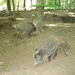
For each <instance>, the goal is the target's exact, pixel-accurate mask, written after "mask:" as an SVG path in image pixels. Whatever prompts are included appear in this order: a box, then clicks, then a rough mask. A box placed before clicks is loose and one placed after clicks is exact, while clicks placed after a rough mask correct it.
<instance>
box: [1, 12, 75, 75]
mask: <svg viewBox="0 0 75 75" xmlns="http://www.w3.org/2000/svg"><path fill="white" fill-rule="evenodd" d="M58 12H59V11H58ZM58 12H57V11H52V12H48V13H47V14H46V15H45V18H44V25H46V26H45V27H43V32H41V33H39V34H38V35H37V36H31V37H30V38H28V37H24V38H23V39H17V38H15V36H14V34H15V33H16V30H15V29H14V28H13V25H15V24H16V23H18V22H19V21H10V20H9V19H1V18H0V75H75V47H74V46H75V23H68V22H66V23H63V22H62V21H61V19H60V18H59V17H58V16H56V17H55V16H51V17H50V18H49V16H48V15H49V13H52V14H58V15H61V16H62V15H66V14H68V13H69V12H68V11H63V12H62V11H60V12H59V13H58ZM62 13H63V14H62ZM18 17H19V16H18ZM21 17H23V15H22V16H21ZM25 17H26V20H28V19H29V20H31V18H29V17H28V16H25ZM25 17H24V18H25ZM32 17H33V18H34V16H32ZM33 18H32V19H33ZM66 20H67V19H66ZM52 35H55V36H57V37H63V38H65V39H66V40H67V41H68V43H69V44H70V50H69V51H70V54H69V55H68V56H66V55H65V53H64V52H63V51H58V55H57V56H56V58H55V59H52V60H51V62H48V61H47V60H45V62H44V63H43V64H40V65H39V66H37V67H34V64H33V62H34V59H33V53H34V49H35V48H38V47H39V46H41V45H42V44H43V43H44V41H45V40H47V39H48V38H49V37H50V36H52Z"/></svg>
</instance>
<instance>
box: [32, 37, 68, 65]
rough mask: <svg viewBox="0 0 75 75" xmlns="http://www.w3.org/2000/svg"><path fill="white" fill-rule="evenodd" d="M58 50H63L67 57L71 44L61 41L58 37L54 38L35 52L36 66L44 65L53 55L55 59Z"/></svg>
mask: <svg viewBox="0 0 75 75" xmlns="http://www.w3.org/2000/svg"><path fill="white" fill-rule="evenodd" d="M58 49H62V50H63V51H64V52H65V53H66V55H68V54H69V51H68V50H69V44H68V43H67V41H66V40H65V39H59V38H58V37H56V36H52V37H51V38H49V39H48V40H47V41H46V42H45V43H44V44H43V45H42V46H41V47H39V48H38V49H36V50H35V52H34V54H33V56H34V59H35V61H34V66H37V65H39V64H40V63H43V61H44V60H45V59H46V58H48V60H49V61H50V60H51V56H52V55H54V57H53V58H55V57H56V55H57V50H58Z"/></svg>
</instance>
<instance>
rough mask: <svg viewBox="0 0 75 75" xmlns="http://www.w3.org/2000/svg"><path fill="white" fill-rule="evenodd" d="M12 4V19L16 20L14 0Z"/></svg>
mask: <svg viewBox="0 0 75 75" xmlns="http://www.w3.org/2000/svg"><path fill="white" fill-rule="evenodd" d="M12 4H13V20H16V12H15V4H14V0H12Z"/></svg>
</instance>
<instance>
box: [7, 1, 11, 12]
mask: <svg viewBox="0 0 75 75" xmlns="http://www.w3.org/2000/svg"><path fill="white" fill-rule="evenodd" d="M7 9H8V11H9V12H10V13H11V4H10V0H7Z"/></svg>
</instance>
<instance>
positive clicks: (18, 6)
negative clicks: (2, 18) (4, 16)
mask: <svg viewBox="0 0 75 75" xmlns="http://www.w3.org/2000/svg"><path fill="white" fill-rule="evenodd" d="M17 11H19V0H18V4H17Z"/></svg>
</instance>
